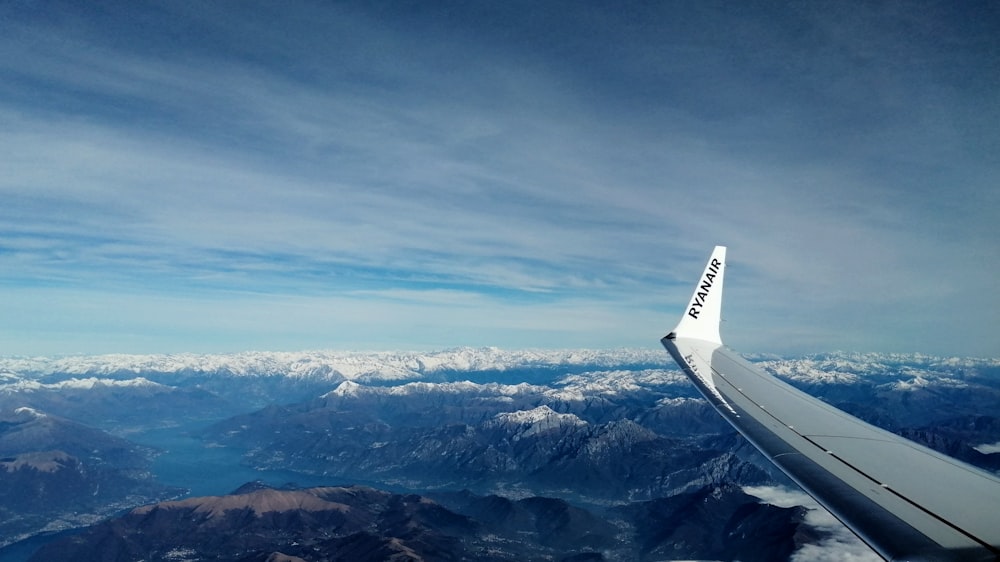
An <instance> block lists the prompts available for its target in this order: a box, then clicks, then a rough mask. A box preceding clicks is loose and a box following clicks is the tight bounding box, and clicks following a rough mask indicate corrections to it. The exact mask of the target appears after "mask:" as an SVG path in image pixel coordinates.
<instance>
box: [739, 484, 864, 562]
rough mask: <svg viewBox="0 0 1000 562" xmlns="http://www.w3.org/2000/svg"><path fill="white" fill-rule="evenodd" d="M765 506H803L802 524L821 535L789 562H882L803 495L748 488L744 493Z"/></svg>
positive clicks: (825, 511)
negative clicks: (818, 539) (815, 541)
mask: <svg viewBox="0 0 1000 562" xmlns="http://www.w3.org/2000/svg"><path fill="white" fill-rule="evenodd" d="M743 491H745V492H746V493H748V494H750V495H751V496H754V497H757V498H760V500H761V501H762V502H764V503H769V504H771V505H776V506H778V507H794V506H798V505H800V506H802V507H805V508H806V509H808V510H809V511H808V512H807V514H806V517H805V522H806V523H807V524H809V525H810V526H812V527H814V528H816V529H817V530H819V531H821V532H822V533H824V535H825V537H824V538H823V539H822V540H821V541H820V542H818V543H815V544H807V545H803V546H802V547H801V548H799V549H798V550H796V551H795V552H794V553H793V554H792V557H791V560H792V562H881V561H882V557H881V556H879V555H878V554H875V552H874V551H872V550H871V549H870V548H868V545H866V544H865V543H863V542H861V540H860V539H858V537H857V536H855V535H854V533H852V532H851V531H850V530H848V529H847V527H844V525H843V523H841V522H840V521H837V518H835V517H834V516H833V515H830V512H829V511H827V510H826V509H823V507H822V506H820V505H819V504H818V503H816V501H815V500H813V499H812V498H811V497H809V496H807V495H806V494H804V493H802V492H800V491H797V490H791V489H789V488H782V487H778V486H747V487H745V488H744V489H743Z"/></svg>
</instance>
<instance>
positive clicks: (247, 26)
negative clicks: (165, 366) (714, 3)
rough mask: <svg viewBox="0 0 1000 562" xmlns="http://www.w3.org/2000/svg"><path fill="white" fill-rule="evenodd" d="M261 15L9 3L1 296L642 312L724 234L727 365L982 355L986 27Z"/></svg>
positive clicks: (698, 12)
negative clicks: (768, 356) (369, 297)
mask: <svg viewBox="0 0 1000 562" xmlns="http://www.w3.org/2000/svg"><path fill="white" fill-rule="evenodd" d="M255 8H256V9H246V10H240V11H238V12H230V11H229V10H228V9H227V8H226V7H224V6H201V7H198V6H171V7H163V8H162V9H158V10H150V9H149V8H148V7H147V8H144V7H141V6H126V7H121V8H119V9H113V10H108V11H106V12H104V13H103V14H95V13H93V12H92V11H87V10H75V9H67V10H65V11H63V12H61V13H60V15H59V16H58V17H50V16H49V15H47V14H46V15H39V14H34V15H30V16H29V15H27V14H25V13H21V12H19V11H18V9H16V8H10V7H8V8H6V10H7V11H8V14H9V15H10V17H9V18H8V20H9V22H10V26H9V27H10V33H9V34H5V37H4V38H3V39H0V54H3V55H4V56H3V57H0V73H2V74H3V77H4V80H3V81H2V82H3V83H2V85H0V121H2V122H3V124H4V135H3V136H2V137H0V150H3V151H4V154H5V158H4V160H3V161H2V162H0V178H2V179H0V194H2V196H3V197H4V202H5V205H4V208H3V209H0V236H2V238H0V240H2V241H0V266H2V268H3V271H5V272H6V273H4V274H3V276H2V278H0V283H4V284H6V285H22V286H30V285H33V284H40V285H42V284H48V285H56V286H66V287H71V288H72V289H74V290H97V289H99V288H101V287H108V288H113V290H115V291H118V292H121V291H125V292H131V293H133V294H142V293H143V292H145V291H149V290H153V289H154V288H156V290H164V291H168V292H171V293H172V294H174V295H176V294H179V293H181V292H183V291H184V290H190V291H196V292H197V291H205V290H210V289H214V290H218V291H222V292H225V291H230V290H234V289H237V290H243V291H246V292H248V293H254V292H256V293H260V294H267V295H271V296H276V297H277V296H281V295H286V294H295V293H301V292H304V293H308V294H311V295H319V294H324V293H326V294H329V293H335V294H339V295H347V294H361V293H352V291H358V290H362V289H366V288H367V289H371V290H373V291H388V290H403V291H414V290H424V291H431V292H433V291H439V290H461V291H463V292H467V293H478V294H480V295H483V296H485V297H490V298H499V297H500V295H506V297H507V298H511V299H514V300H515V301H518V300H520V301H523V302H528V301H532V300H534V301H535V302H539V303H543V304H545V305H546V306H549V305H555V304H558V302H563V303H574V304H580V303H581V302H589V303H595V305H596V306H600V307H601V309H602V310H603V309H604V308H612V307H614V305H615V303H617V304H618V305H619V307H620V308H621V309H622V310H623V311H624V310H626V309H628V307H632V306H634V305H635V304H636V302H637V300H638V299H636V298H635V297H636V295H640V294H643V295H646V296H647V298H648V300H647V305H646V306H647V308H648V307H649V306H650V305H651V304H652V305H654V306H659V303H661V302H662V303H667V302H673V303H679V302H683V301H684V300H685V299H686V298H687V293H688V291H689V285H690V283H691V279H692V278H693V277H694V276H696V275H697V272H698V271H700V268H701V263H702V261H703V260H704V258H705V256H706V255H707V253H708V252H709V251H710V249H711V246H713V245H714V244H717V243H724V244H728V245H729V246H730V247H731V251H730V257H731V260H732V261H731V266H732V268H731V273H732V278H731V282H730V283H729V284H728V286H729V287H730V289H729V290H731V291H732V292H731V295H733V296H732V298H727V318H729V319H730V320H731V323H730V325H731V327H732V330H733V332H732V336H733V338H734V340H733V342H734V344H738V345H737V347H740V346H744V345H745V346H746V347H747V349H751V348H752V349H761V350H764V351H789V350H817V349H829V348H831V347H841V348H853V347H855V346H860V347H863V348H865V349H890V350H911V349H912V346H913V343H912V342H914V341H922V340H928V339H933V341H935V342H937V343H936V344H935V345H939V346H940V348H941V349H938V351H949V352H951V353H955V352H959V353H962V351H960V349H959V348H961V349H965V350H967V351H966V352H967V353H982V354H986V353H990V352H991V351H990V350H993V351H995V343H992V342H988V341H985V340H983V339H977V338H976V337H975V334H977V333H979V332H981V331H986V329H987V328H988V327H989V326H992V325H994V324H995V322H996V320H997V315H998V314H1000V311H998V309H997V307H996V306H993V305H991V304H989V303H987V304H984V305H983V306H979V307H974V309H972V310H968V311H966V312H965V313H963V314H961V315H956V314H955V313H954V312H952V311H950V310H949V308H950V307H951V306H952V305H950V304H947V303H948V302H950V299H954V298H955V297H956V296H958V295H961V294H966V293H968V292H973V293H980V292H984V291H988V290H989V289H990V287H992V280H993V279H994V278H995V274H996V273H997V272H996V270H995V269H996V266H995V265H994V264H996V263H1000V259H996V258H1000V254H998V252H1000V249H998V248H1000V247H998V246H997V245H996V244H995V240H996V239H997V235H998V234H1000V232H998V231H997V227H996V221H995V220H994V217H993V214H994V213H992V209H994V208H996V207H997V205H998V204H1000V201H998V200H997V198H998V197H1000V192H997V190H995V189H992V187H991V186H992V181H993V180H992V178H994V177H995V172H996V170H997V166H998V165H1000V164H998V163H997V162H996V161H995V159H993V160H989V159H988V157H985V156H984V154H989V152H988V151H982V150H980V148H981V146H985V145H986V144H989V143H995V142H996V133H995V132H991V131H989V130H986V129H983V128H982V127H980V126H977V125H976V124H975V123H978V122H979V120H978V119H972V118H971V117H970V115H969V114H968V110H967V109H965V108H968V107H975V108H978V109H980V110H981V111H982V114H981V115H980V118H982V119H983V120H984V121H989V119H988V117H989V116H990V115H994V114H998V111H1000V110H998V108H997V107H995V103H993V102H990V101H989V100H990V99H992V98H990V97H988V96H986V94H985V93H986V92H988V91H995V89H994V90H988V89H986V88H985V86H987V85H988V84H983V83H980V82H976V80H975V79H974V75H973V71H974V70H975V68H976V65H977V64H985V63H988V62H989V55H985V54H977V53H972V54H969V52H968V51H966V50H963V48H962V47H961V42H962V41H974V40H981V39H982V37H984V36H981V35H978V34H977V33H978V32H976V29H971V30H965V31H967V32H969V33H971V35H970V34H968V33H966V34H956V35H954V37H955V40H956V41H959V43H960V45H959V46H956V47H954V48H950V49H945V50H944V51H943V54H940V55H935V53H938V48H939V47H938V46H939V44H940V42H939V41H935V42H934V43H933V48H931V46H930V45H929V44H924V43H919V42H918V43H912V44H911V43H907V42H904V39H905V38H907V37H909V35H908V33H909V31H910V30H911V29H918V30H919V29H923V28H922V27H921V26H922V25H927V22H926V21H924V20H922V19H918V20H915V21H911V20H912V18H910V19H907V20H906V21H904V22H903V23H893V22H894V21H895V20H893V19H892V18H891V17H888V16H889V15H891V14H892V13H895V12H892V11H891V10H890V11H889V12H890V13H888V14H887V13H883V12H881V11H879V10H876V9H872V11H871V13H868V12H866V13H864V14H861V15H860V16H857V17H855V15H851V16H850V17H848V15H847V14H844V13H840V11H838V10H831V11H830V13H825V12H822V11H818V10H815V9H805V8H803V9H798V10H791V11H783V12H782V13H780V14H774V13H770V12H768V11H767V10H763V9H762V10H763V11H761V12H757V11H754V10H750V11H749V12H748V13H747V14H743V17H740V18H735V19H733V18H731V17H730V16H728V15H726V14H719V13H716V12H715V11H714V10H710V9H707V8H698V7H690V8H686V9H684V10H680V11H679V12H678V11H676V10H677V9H676V8H674V9H669V8H667V7H657V6H653V7H648V6H646V7H638V6H634V7H633V8H634V10H635V11H624V12H619V11H614V13H609V12H608V10H607V9H605V8H603V7H601V6H599V5H585V6H580V7H577V8H576V9H574V10H569V11H566V10H558V9H555V8H545V7H538V8H535V9H534V10H535V11H532V12H531V13H530V14H529V15H530V16H531V17H526V16H525V13H524V11H523V10H521V9H513V8H508V7H504V6H491V7H482V8H481V11H480V10H479V9H471V8H469V7H467V6H462V5H457V6H451V9H450V10H449V11H447V13H445V11H442V10H439V9H437V8H426V7H425V8H419V9H414V10H411V11H403V10H395V9H383V10H381V11H372V10H370V9H368V8H366V7H364V6H360V5H356V6H355V5H338V6H334V7H324V6H312V5H301V6H298V7H296V8H294V9H293V8H289V9H283V10H277V11H276V10H274V9H273V8H271V7H270V6H268V5H266V4H260V5H256V6H255ZM938 15H941V14H938ZM945 16H947V17H945ZM774 18H778V19H777V20H775V19H774ZM942 18H943V19H939V21H942V22H945V23H944V24H941V25H958V23H956V22H955V21H954V17H953V16H952V15H948V14H944V15H942ZM855 20H857V21H855ZM852 22H854V23H852ZM784 23H789V24H791V23H794V24H795V25H793V26H791V27H785V26H784ZM959 23H960V22H959ZM779 24H781V25H779ZM866 26H867V27H866ZM872 26H874V27H875V28H877V29H879V30H881V31H882V34H881V35H879V34H872V33H871V29H872ZM914 26H915V27H914ZM107 29H115V30H117V33H116V34H109V33H106V32H105V31H106V30H107ZM694 29H698V30H699V31H698V32H697V33H695V32H694V31H692V30H694ZM790 29H801V30H802V33H803V34H804V35H801V36H800V35H798V34H796V33H793V32H791V31H789V30H790ZM722 30H726V33H722ZM543 31H544V33H542V32H543ZM665 31H669V33H665ZM946 31H947V30H946ZM951 31H952V32H955V30H951ZM955 33H957V32H955ZM870 36H871V37H870ZM931 55H935V56H933V57H932V56H931ZM911 59H912V60H916V61H918V62H919V64H918V63H911V62H907V61H910V60H911ZM869 66H870V67H869ZM945 67H947V68H955V69H957V70H956V72H958V73H959V76H958V78H959V80H958V83H961V84H966V85H967V86H968V88H964V89H960V88H955V87H951V86H949V84H951V82H948V81H946V80H945V77H946V76H944V75H942V74H941V72H944V70H943V69H944V68H945ZM927 71H931V72H927ZM906 94H911V95H910V96H907V95H906ZM914 96H915V97H916V98H919V99H918V100H917V102H914V104H910V103H908V102H906V101H905V100H906V99H909V98H910V97H914ZM918 102H919V103H918ZM998 115H1000V114H998ZM911 116H916V117H917V118H916V119H910V117H911ZM970 135H971V136H970ZM973 137H975V138H973ZM973 141H975V142H973ZM970 143H972V144H970ZM976 143H978V144H976ZM970 264H976V265H975V266H971V267H970ZM543 296H545V297H547V298H541V297H543ZM628 311H629V312H635V311H634V310H631V309H628ZM594 312H595V314H601V312H600V310H598V309H595V311H594ZM658 312H659V311H658ZM873 312H874V313H873ZM67 313H69V311H67ZM672 313H673V312H670V314H672ZM859 318H863V319H865V321H864V322H863V323H860V322H859V320H858V319H859ZM820 319H821V320H820ZM668 320H672V318H670V319H668ZM668 323H669V322H668ZM900 325H902V326H900ZM907 326H909V328H907ZM901 327H902V331H899V330H900V329H901ZM941 334H944V336H945V337H944V338H942V337H941ZM931 335H934V336H935V337H934V338H930V336H931ZM594 336H595V338H594V339H595V340H596V339H597V338H596V336H597V334H594ZM552 344H553V345H556V346H565V345H567V342H559V341H555V340H552ZM927 351H931V352H933V351H934V350H927Z"/></svg>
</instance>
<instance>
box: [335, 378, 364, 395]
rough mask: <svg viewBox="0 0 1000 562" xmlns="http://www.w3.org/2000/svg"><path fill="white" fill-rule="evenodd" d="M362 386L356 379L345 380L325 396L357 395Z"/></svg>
mask: <svg viewBox="0 0 1000 562" xmlns="http://www.w3.org/2000/svg"><path fill="white" fill-rule="evenodd" d="M362 388H364V387H363V386H361V385H360V384H358V383H356V382H354V381H344V382H342V383H340V384H339V385H338V386H337V388H335V389H333V390H331V391H330V392H328V393H326V395H325V396H357V395H358V394H360V393H361V389H362Z"/></svg>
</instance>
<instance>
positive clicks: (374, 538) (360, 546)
mask: <svg viewBox="0 0 1000 562" xmlns="http://www.w3.org/2000/svg"><path fill="white" fill-rule="evenodd" d="M804 512H805V510H804V509H803V508H780V507H775V506H771V505H767V504H762V503H760V502H759V501H758V500H757V499H756V498H753V497H751V496H749V495H747V494H745V493H743V492H742V491H740V489H739V488H737V487H733V486H725V487H712V488H704V489H700V490H696V491H694V492H691V493H686V494H679V495H676V496H673V497H671V498H669V499H664V500H656V501H650V502H643V503H638V504H633V505H629V506H627V507H624V508H620V509H617V510H614V511H611V512H608V514H607V515H606V516H603V517H602V516H598V515H595V514H593V513H591V512H590V511H587V510H585V509H581V508H578V507H574V506H572V505H570V504H569V503H567V502H565V501H563V500H558V499H551V498H542V497H530V498H524V499H520V500H511V499H508V498H504V497H500V496H495V495H492V496H485V497H484V496H477V495H475V494H472V493H469V492H461V493H450V494H443V495H442V496H441V497H440V498H439V499H438V500H433V499H430V498H428V497H425V496H419V495H415V494H393V493H389V492H384V491H379V490H374V489H371V488H366V487H359V486H351V487H323V488H308V489H284V490H276V489H271V488H266V487H261V486H259V485H253V484H251V485H247V486H245V487H243V488H242V489H240V490H237V491H236V492H235V493H234V494H231V495H226V496H216V497H202V498H190V499H186V500H181V501H171V502H164V503H159V504H155V505H149V506H143V507H140V508H136V509H134V510H132V511H131V512H130V513H128V514H127V515H124V516H122V517H119V518H115V519H112V520H109V521H106V522H104V523H101V524H98V525H95V526H93V527H91V528H89V529H87V530H86V531H85V532H84V533H81V534H78V535H74V536H72V537H69V538H66V539H63V540H61V541H58V542H55V543H52V544H50V545H48V546H46V547H45V548H43V549H42V550H40V551H39V552H38V553H37V554H36V555H35V557H34V558H33V559H32V560H37V561H39V562H40V561H43V560H45V561H47V560H76V561H80V562H87V561H91V560H93V561H102V562H125V561H139V560H187V561H192V562H195V561H201V560H219V561H233V562H236V561H249V560H256V561H277V560H285V561H293V560H330V561H341V560H342V561H348V560H350V561H354V562H369V561H370V562H376V561H384V560H408V561H420V560H481V561H486V562H492V561H496V562H500V561H515V560H562V561H566V562H569V561H578V562H580V561H603V560H662V559H664V557H665V556H681V557H685V558H695V557H696V558H711V559H732V558H733V557H740V558H741V559H743V560H748V561H755V560H760V561H765V560H778V559H783V558H786V557H787V556H788V555H789V554H790V553H791V552H792V551H793V550H794V549H795V548H796V547H797V546H799V542H797V541H802V540H809V533H808V532H805V533H800V532H799V529H800V528H802V527H803V518H804Z"/></svg>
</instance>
